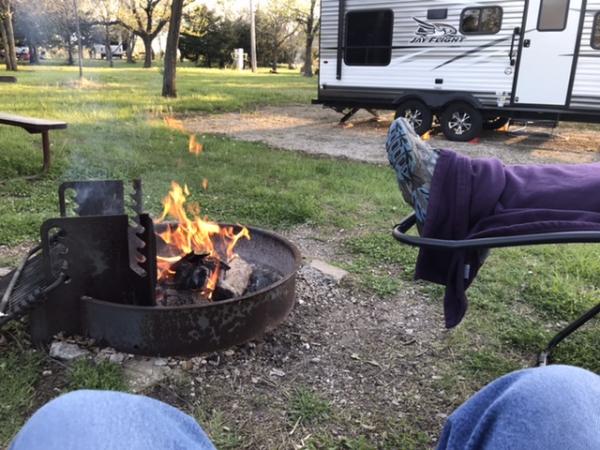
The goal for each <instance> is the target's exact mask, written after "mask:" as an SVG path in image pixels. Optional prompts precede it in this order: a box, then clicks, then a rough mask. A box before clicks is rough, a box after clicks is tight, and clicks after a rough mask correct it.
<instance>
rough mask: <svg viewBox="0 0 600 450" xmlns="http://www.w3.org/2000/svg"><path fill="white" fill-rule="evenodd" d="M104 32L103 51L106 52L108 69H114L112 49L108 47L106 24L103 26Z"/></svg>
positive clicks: (108, 31)
mask: <svg viewBox="0 0 600 450" xmlns="http://www.w3.org/2000/svg"><path fill="white" fill-rule="evenodd" d="M104 32H105V34H104V51H105V52H106V60H107V61H108V66H109V67H114V63H113V57H112V48H111V46H110V26H109V25H108V23H107V24H105V25H104Z"/></svg>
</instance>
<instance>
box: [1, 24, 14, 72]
mask: <svg viewBox="0 0 600 450" xmlns="http://www.w3.org/2000/svg"><path fill="white" fill-rule="evenodd" d="M0 33H1V34H2V48H3V49H4V62H5V63H6V70H11V69H12V64H11V60H10V56H8V52H7V51H6V49H7V48H8V36H7V35H6V28H5V27H4V21H3V20H1V19H0Z"/></svg>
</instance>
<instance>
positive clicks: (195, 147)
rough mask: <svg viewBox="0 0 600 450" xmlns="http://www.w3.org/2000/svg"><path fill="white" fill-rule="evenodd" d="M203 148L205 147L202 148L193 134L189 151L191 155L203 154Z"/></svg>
mask: <svg viewBox="0 0 600 450" xmlns="http://www.w3.org/2000/svg"><path fill="white" fill-rule="evenodd" d="M203 148H204V147H203V146H202V144H201V143H200V142H198V141H196V135H195V134H191V135H190V142H189V144H188V150H189V151H190V153H193V154H194V155H196V156H198V155H199V154H200V153H202V150H203Z"/></svg>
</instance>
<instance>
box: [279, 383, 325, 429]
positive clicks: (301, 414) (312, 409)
mask: <svg viewBox="0 0 600 450" xmlns="http://www.w3.org/2000/svg"><path fill="white" fill-rule="evenodd" d="M288 415H289V418H290V421H291V423H292V425H295V424H296V423H315V422H317V421H326V420H327V419H328V417H329V416H330V415H331V407H330V406H329V403H328V402H327V400H325V399H323V398H321V397H320V396H319V395H318V394H317V393H315V392H313V391H311V390H310V389H308V388H305V387H299V388H298V389H296V390H295V391H294V392H293V393H292V395H291V397H290V401H289V411H288Z"/></svg>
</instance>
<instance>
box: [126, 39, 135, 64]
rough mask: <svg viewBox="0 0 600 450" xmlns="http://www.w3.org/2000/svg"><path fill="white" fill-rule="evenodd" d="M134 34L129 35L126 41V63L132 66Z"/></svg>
mask: <svg viewBox="0 0 600 450" xmlns="http://www.w3.org/2000/svg"><path fill="white" fill-rule="evenodd" d="M135 38H136V36H135V34H133V33H129V39H128V40H127V63H128V64H134V63H135V61H134V60H133V49H134V48H135Z"/></svg>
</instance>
